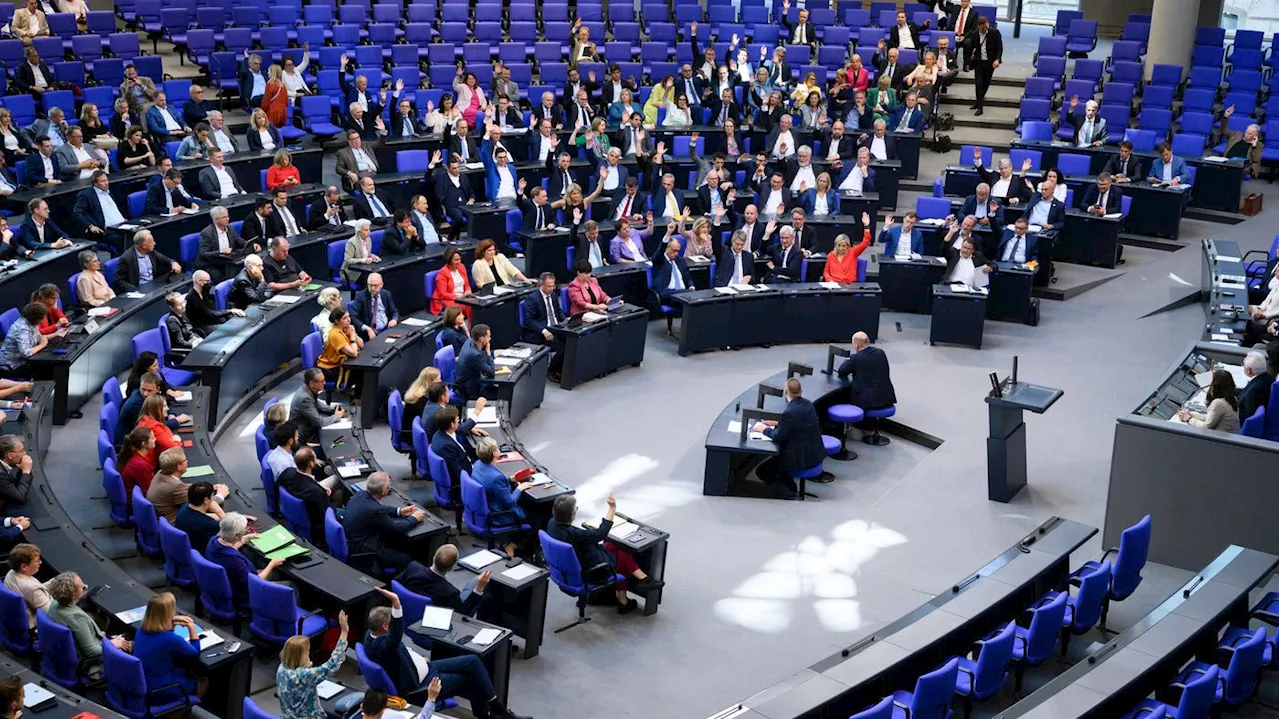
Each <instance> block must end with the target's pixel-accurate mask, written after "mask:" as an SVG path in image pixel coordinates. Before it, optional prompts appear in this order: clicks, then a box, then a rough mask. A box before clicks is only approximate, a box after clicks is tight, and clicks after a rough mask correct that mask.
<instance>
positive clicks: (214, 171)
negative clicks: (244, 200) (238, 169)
mask: <svg viewBox="0 0 1280 719" xmlns="http://www.w3.org/2000/svg"><path fill="white" fill-rule="evenodd" d="M197 178H198V179H199V183H200V193H201V195H202V196H203V197H205V198H207V199H210V200H217V199H220V198H225V197H233V196H235V195H243V194H245V192H244V188H243V187H241V185H240V179H239V178H238V177H236V173H235V172H233V171H232V170H231V168H230V167H227V165H226V163H225V162H223V157H222V148H220V147H211V148H209V166H208V167H206V168H204V169H203V170H201V171H200V174H199V175H197Z"/></svg>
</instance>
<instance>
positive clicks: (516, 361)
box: [493, 357, 521, 367]
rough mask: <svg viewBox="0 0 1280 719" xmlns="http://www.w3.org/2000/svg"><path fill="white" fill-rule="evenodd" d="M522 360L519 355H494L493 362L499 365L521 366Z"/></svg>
mask: <svg viewBox="0 0 1280 719" xmlns="http://www.w3.org/2000/svg"><path fill="white" fill-rule="evenodd" d="M520 361H521V360H520V358H519V357H494V358H493V363H494V364H495V365H497V366H498V367H519V366H520Z"/></svg>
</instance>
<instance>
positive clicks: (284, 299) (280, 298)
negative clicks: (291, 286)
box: [262, 295, 302, 305]
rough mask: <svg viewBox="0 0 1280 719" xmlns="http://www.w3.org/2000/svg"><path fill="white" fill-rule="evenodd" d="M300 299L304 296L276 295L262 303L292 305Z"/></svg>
mask: <svg viewBox="0 0 1280 719" xmlns="http://www.w3.org/2000/svg"><path fill="white" fill-rule="evenodd" d="M300 299H302V298H301V297H300V296H298V295H275V296H273V297H271V298H270V299H268V300H267V301H266V302H263V303H262V304H264V305H266V304H274V305H291V304H293V303H294V302H297V301H298V300H300Z"/></svg>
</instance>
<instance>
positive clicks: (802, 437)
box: [752, 377, 834, 499]
mask: <svg viewBox="0 0 1280 719" xmlns="http://www.w3.org/2000/svg"><path fill="white" fill-rule="evenodd" d="M800 393H801V387H800V380H798V379H796V378H795V377H792V378H791V379H788V380H787V384H786V387H785V388H783V392H782V397H783V399H785V400H786V401H787V407H786V409H784V410H782V419H779V420H777V421H776V422H774V421H769V422H760V423H757V424H756V426H755V427H753V428H752V429H753V430H754V431H756V432H764V434H765V436H767V437H768V438H769V439H771V440H773V442H774V444H776V445H778V467H777V474H775V475H774V478H773V480H772V481H770V480H767V479H766V480H765V481H770V483H771V484H776V485H777V487H776V489H775V491H776V492H777V493H778V496H779V497H781V498H783V499H796V497H797V496H798V490H797V488H796V483H795V480H794V479H792V475H793V474H795V473H796V472H801V471H804V470H806V469H813V468H814V467H817V466H819V465H821V464H822V460H824V459H826V457H827V451H826V449H825V448H824V447H823V445H822V429H821V427H820V426H819V425H818V412H817V410H815V409H814V408H813V403H812V402H810V401H809V400H807V399H805V398H804V397H802V396H800ZM761 476H764V475H763V474H762V475H761ZM831 479H834V477H832V478H827V479H822V478H815V479H814V481H815V482H830V481H831Z"/></svg>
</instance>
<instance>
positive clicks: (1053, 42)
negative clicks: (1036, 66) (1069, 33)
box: [1031, 35, 1067, 63]
mask: <svg viewBox="0 0 1280 719" xmlns="http://www.w3.org/2000/svg"><path fill="white" fill-rule="evenodd" d="M1066 55H1067V38H1065V37H1062V36H1059V35H1041V36H1040V40H1039V41H1038V42H1037V44H1036V52H1035V54H1034V55H1032V56H1031V62H1032V63H1034V62H1035V61H1036V60H1038V59H1039V58H1040V57H1042V56H1043V57H1066Z"/></svg>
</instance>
